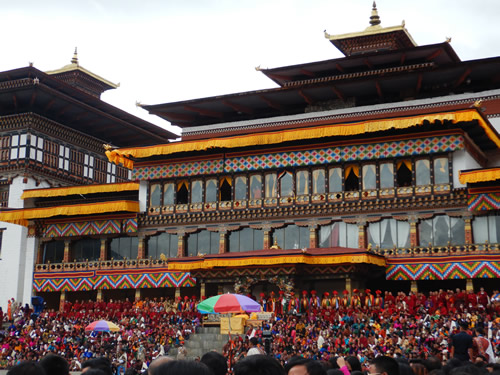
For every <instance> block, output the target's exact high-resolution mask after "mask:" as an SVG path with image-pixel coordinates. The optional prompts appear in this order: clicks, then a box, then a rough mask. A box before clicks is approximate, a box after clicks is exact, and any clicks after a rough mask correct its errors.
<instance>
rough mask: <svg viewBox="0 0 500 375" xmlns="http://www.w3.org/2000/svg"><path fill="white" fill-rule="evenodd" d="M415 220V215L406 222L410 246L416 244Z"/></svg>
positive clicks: (415, 245)
mask: <svg viewBox="0 0 500 375" xmlns="http://www.w3.org/2000/svg"><path fill="white" fill-rule="evenodd" d="M417 222H418V219H417V218H416V217H411V218H409V219H408V223H409V224H410V247H417V246H418V232H417Z"/></svg>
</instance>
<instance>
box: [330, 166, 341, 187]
mask: <svg viewBox="0 0 500 375" xmlns="http://www.w3.org/2000/svg"><path fill="white" fill-rule="evenodd" d="M328 191H329V192H330V193H338V192H341V191H342V168H339V167H336V168H330V169H329V170H328Z"/></svg>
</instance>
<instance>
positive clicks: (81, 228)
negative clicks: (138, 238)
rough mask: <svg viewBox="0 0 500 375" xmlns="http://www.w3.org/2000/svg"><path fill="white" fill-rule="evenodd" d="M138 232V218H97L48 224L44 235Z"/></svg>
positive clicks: (67, 235)
mask: <svg viewBox="0 0 500 375" xmlns="http://www.w3.org/2000/svg"><path fill="white" fill-rule="evenodd" d="M122 225H123V232H125V233H136V232H137V227H138V224H137V219H126V220H123V221H122V220H97V221H83V222H79V223H59V224H50V225H48V226H47V227H46V228H45V230H44V233H43V237H72V236H85V235H87V236H88V235H96V234H120V233H122Z"/></svg>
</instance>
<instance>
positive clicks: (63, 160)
mask: <svg viewBox="0 0 500 375" xmlns="http://www.w3.org/2000/svg"><path fill="white" fill-rule="evenodd" d="M69 158H70V149H69V147H68V146H63V145H59V169H63V170H65V171H69V160H70V159H69Z"/></svg>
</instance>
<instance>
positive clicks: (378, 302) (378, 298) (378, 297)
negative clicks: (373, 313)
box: [373, 290, 384, 309]
mask: <svg viewBox="0 0 500 375" xmlns="http://www.w3.org/2000/svg"><path fill="white" fill-rule="evenodd" d="M373 304H374V306H375V308H377V309H382V308H384V297H382V291H381V290H376V291H375V300H374V301H373Z"/></svg>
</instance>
